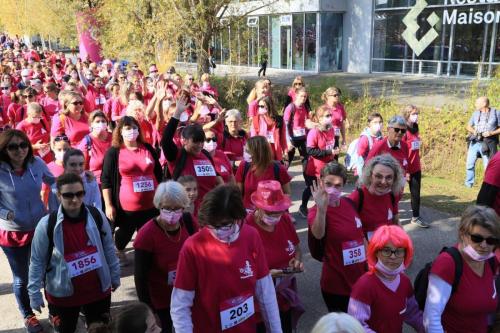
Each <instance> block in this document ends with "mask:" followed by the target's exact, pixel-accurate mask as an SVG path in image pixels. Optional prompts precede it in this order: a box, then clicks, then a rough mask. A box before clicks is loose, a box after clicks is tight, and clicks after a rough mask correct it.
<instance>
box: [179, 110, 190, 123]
mask: <svg viewBox="0 0 500 333" xmlns="http://www.w3.org/2000/svg"><path fill="white" fill-rule="evenodd" d="M188 120H189V114H188V113H187V112H186V111H184V112H183V113H181V116H180V117H179V121H180V122H181V123H185V122H186V121H188Z"/></svg>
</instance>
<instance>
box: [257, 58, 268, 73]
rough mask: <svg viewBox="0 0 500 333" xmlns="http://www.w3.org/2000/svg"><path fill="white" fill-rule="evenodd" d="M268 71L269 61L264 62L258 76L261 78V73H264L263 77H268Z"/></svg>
mask: <svg viewBox="0 0 500 333" xmlns="http://www.w3.org/2000/svg"><path fill="white" fill-rule="evenodd" d="M266 69H267V61H264V62H262V63H261V64H260V69H259V72H258V73H257V75H258V76H259V77H260V73H262V76H266Z"/></svg>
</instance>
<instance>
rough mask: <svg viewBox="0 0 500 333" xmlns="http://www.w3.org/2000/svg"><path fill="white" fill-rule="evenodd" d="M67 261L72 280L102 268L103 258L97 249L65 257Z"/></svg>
mask: <svg viewBox="0 0 500 333" xmlns="http://www.w3.org/2000/svg"><path fill="white" fill-rule="evenodd" d="M65 260H66V264H67V265H68V271H69V276H70V277H71V278H74V277H75V276H80V275H82V274H85V273H87V272H90V271H93V270H95V269H98V268H100V267H101V266H102V264H101V257H100V256H99V252H97V249H96V248H93V249H90V250H87V251H80V252H76V253H73V254H69V255H67V256H65Z"/></svg>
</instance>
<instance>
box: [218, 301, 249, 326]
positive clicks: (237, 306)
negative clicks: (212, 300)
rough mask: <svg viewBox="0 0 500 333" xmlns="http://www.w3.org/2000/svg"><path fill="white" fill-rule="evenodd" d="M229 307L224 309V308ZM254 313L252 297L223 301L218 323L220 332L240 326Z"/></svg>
mask: <svg viewBox="0 0 500 333" xmlns="http://www.w3.org/2000/svg"><path fill="white" fill-rule="evenodd" d="M227 306H230V307H229V308H227V309H225V307H227ZM254 313H255V309H254V302H253V296H246V297H237V298H234V299H231V300H229V301H225V302H224V303H223V305H222V306H221V312H220V322H221V327H222V330H223V331H224V330H227V329H229V328H231V327H234V326H236V325H238V324H241V323H242V322H244V321H245V320H247V319H248V318H250V317H251V316H253V314H254Z"/></svg>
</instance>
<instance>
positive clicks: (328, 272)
mask: <svg viewBox="0 0 500 333" xmlns="http://www.w3.org/2000/svg"><path fill="white" fill-rule="evenodd" d="M346 181H347V170H346V169H345V167H344V166H343V165H341V164H338V163H337V162H330V163H328V164H327V165H326V166H324V167H323V169H322V170H321V178H320V182H319V183H318V184H314V183H313V186H312V194H313V198H314V201H315V203H316V205H315V206H314V207H312V208H311V209H310V210H309V212H308V216H307V222H308V225H309V232H310V233H311V235H310V237H314V239H316V240H318V241H319V240H321V241H323V243H324V253H323V268H322V270H321V280H320V285H321V294H322V295H323V300H324V302H325V304H326V307H327V308H328V311H329V312H347V304H348V303H349V296H350V294H351V289H352V286H353V285H354V283H355V282H356V281H357V279H358V278H359V277H360V276H361V275H363V273H365V271H366V268H365V267H366V250H365V243H366V240H365V237H364V235H363V226H362V224H361V220H360V218H359V217H358V214H357V212H356V210H355V208H354V207H353V204H352V202H351V201H350V200H349V199H347V198H343V197H341V196H342V189H343V187H344V185H345V183H346Z"/></svg>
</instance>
